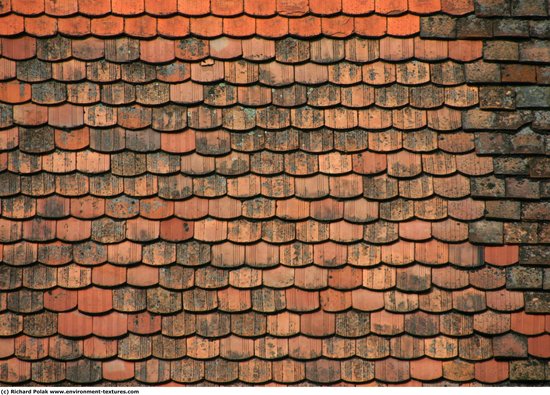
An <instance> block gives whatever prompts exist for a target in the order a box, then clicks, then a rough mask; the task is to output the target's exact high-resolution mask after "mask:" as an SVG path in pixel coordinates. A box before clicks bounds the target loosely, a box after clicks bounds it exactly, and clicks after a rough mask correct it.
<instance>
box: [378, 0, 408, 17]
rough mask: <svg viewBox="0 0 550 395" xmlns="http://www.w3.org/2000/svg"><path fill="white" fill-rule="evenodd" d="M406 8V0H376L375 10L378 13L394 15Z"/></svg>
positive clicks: (404, 10)
mask: <svg viewBox="0 0 550 395" xmlns="http://www.w3.org/2000/svg"><path fill="white" fill-rule="evenodd" d="M407 9H408V5H407V1H406V0H388V1H384V0H376V1H375V11H376V12H377V13H380V14H388V15H395V14H400V13H402V12H406V11H407Z"/></svg>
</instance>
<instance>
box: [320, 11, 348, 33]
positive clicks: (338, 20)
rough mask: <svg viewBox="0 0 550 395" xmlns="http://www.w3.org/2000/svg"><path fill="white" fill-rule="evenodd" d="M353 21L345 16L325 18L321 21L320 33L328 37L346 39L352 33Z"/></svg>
mask: <svg viewBox="0 0 550 395" xmlns="http://www.w3.org/2000/svg"><path fill="white" fill-rule="evenodd" d="M354 19H355V18H352V17H349V16H347V15H339V16H334V17H325V18H323V19H322V20H321V31H322V32H323V34H324V35H326V36H329V37H338V38H341V37H348V36H350V35H351V34H353V32H354Z"/></svg>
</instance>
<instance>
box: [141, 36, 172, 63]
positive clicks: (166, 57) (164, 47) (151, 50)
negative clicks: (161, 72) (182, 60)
mask: <svg viewBox="0 0 550 395" xmlns="http://www.w3.org/2000/svg"><path fill="white" fill-rule="evenodd" d="M175 56H176V55H175V47H174V41H171V40H166V39H164V38H156V39H154V40H149V41H141V42H140V58H141V59H142V60H143V61H145V62H150V63H163V62H170V61H172V60H174V59H175Z"/></svg>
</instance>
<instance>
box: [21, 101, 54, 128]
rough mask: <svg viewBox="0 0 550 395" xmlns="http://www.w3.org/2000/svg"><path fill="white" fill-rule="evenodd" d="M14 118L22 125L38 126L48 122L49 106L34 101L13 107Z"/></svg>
mask: <svg viewBox="0 0 550 395" xmlns="http://www.w3.org/2000/svg"><path fill="white" fill-rule="evenodd" d="M13 120H14V122H15V123H18V124H20V125H29V126H38V125H42V124H45V123H47V122H48V108H47V107H42V106H37V105H35V104H32V103H27V104H21V105H16V106H14V107H13Z"/></svg>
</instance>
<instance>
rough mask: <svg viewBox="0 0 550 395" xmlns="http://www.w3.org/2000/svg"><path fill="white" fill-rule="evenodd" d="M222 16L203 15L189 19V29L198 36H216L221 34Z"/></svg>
mask: <svg viewBox="0 0 550 395" xmlns="http://www.w3.org/2000/svg"><path fill="white" fill-rule="evenodd" d="M222 21H223V19H222V18H218V17H216V16H211V15H210V16H205V17H199V18H193V19H191V20H190V31H191V33H193V34H196V35H197V36H199V37H217V36H221V35H222V32H223V30H222Z"/></svg>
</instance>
